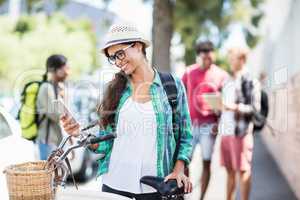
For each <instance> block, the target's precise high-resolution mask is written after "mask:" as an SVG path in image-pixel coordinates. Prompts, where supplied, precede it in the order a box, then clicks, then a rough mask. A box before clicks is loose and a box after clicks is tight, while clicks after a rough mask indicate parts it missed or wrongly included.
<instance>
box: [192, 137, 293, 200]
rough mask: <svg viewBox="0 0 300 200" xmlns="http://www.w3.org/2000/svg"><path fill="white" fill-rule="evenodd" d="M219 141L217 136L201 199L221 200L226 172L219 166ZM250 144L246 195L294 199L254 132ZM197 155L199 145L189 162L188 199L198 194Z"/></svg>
mask: <svg viewBox="0 0 300 200" xmlns="http://www.w3.org/2000/svg"><path fill="white" fill-rule="evenodd" d="M219 144H220V139H218V140H217V142H216V148H215V153H214V156H213V161H212V162H213V163H212V165H213V166H212V177H211V182H210V185H209V188H208V191H207V193H206V198H205V200H222V199H225V197H226V196H225V193H226V188H225V187H226V185H225V184H226V174H225V170H224V169H223V168H222V167H220V156H219V155H220V148H219ZM254 144H255V146H254V157H253V169H252V170H253V172H252V173H253V179H252V188H251V195H250V199H251V200H297V198H296V197H295V195H294V194H293V192H292V191H291V189H290V187H289V185H288V183H287V182H286V180H285V179H284V177H283V175H282V174H281V172H280V170H279V169H278V167H277V165H276V163H275V162H274V160H273V159H272V157H271V155H270V154H269V152H268V150H267V149H266V147H265V146H264V143H263V141H262V139H261V137H260V136H259V135H256V137H255V141H254ZM197 155H200V148H199V147H198V148H197V149H196V151H195V154H194V158H193V162H192V164H191V168H192V170H191V171H192V172H191V173H192V174H191V177H192V182H193V186H194V191H193V193H192V194H191V195H189V198H188V200H198V199H199V196H200V183H199V180H200V178H199V177H200V172H201V160H200V156H198V157H197ZM197 168H198V169H197ZM193 172H194V173H193ZM196 172H197V173H196ZM237 199H239V198H237Z"/></svg>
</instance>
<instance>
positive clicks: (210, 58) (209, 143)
mask: <svg viewBox="0 0 300 200" xmlns="http://www.w3.org/2000/svg"><path fill="white" fill-rule="evenodd" d="M196 53H197V60H196V63H195V64H193V65H191V66H188V67H187V70H186V72H185V73H184V75H183V77H182V81H183V83H184V85H185V87H186V91H187V97H188V103H189V109H190V114H191V118H192V123H193V127H192V128H193V130H192V134H193V150H194V149H195V147H196V145H197V144H200V147H201V152H202V161H203V171H202V176H201V197H200V199H201V200H203V199H204V196H205V193H206V190H207V187H208V184H209V180H210V176H211V169H210V168H211V159H212V153H213V149H214V144H215V140H216V134H217V131H218V130H217V123H218V118H219V116H218V114H217V113H216V112H215V111H214V110H213V109H212V108H210V106H209V105H208V104H207V102H205V100H204V98H203V95H205V94H218V93H220V92H221V89H222V87H223V84H224V81H225V80H226V79H227V77H228V74H227V73H226V72H225V71H224V70H222V69H221V68H220V67H218V66H216V65H215V64H214V61H215V54H214V46H213V44H212V42H210V41H204V42H200V43H198V44H197V45H196ZM193 152H194V151H193Z"/></svg>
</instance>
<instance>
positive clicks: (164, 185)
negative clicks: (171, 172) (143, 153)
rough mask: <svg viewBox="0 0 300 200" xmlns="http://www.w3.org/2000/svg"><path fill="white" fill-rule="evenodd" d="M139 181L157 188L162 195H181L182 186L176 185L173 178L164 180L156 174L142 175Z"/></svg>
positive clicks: (182, 192)
mask: <svg viewBox="0 0 300 200" xmlns="http://www.w3.org/2000/svg"><path fill="white" fill-rule="evenodd" d="M140 182H141V183H143V184H146V185H149V186H151V187H153V188H154V189H156V190H157V192H158V193H160V194H161V195H162V196H173V195H183V194H184V187H180V188H179V187H178V186H177V181H176V180H175V179H171V180H168V181H167V182H164V178H162V177H157V176H143V177H142V178H141V180H140Z"/></svg>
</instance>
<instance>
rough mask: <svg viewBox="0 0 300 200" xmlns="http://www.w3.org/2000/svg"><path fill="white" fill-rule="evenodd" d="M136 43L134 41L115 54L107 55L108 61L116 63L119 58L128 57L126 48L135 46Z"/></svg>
mask: <svg viewBox="0 0 300 200" xmlns="http://www.w3.org/2000/svg"><path fill="white" fill-rule="evenodd" d="M134 44H135V43H132V44H130V45H128V46H127V47H125V48H123V49H120V50H118V51H117V52H116V53H115V54H113V55H111V56H107V59H108V62H109V63H110V64H112V65H115V64H116V61H117V59H118V60H123V59H124V58H125V57H126V54H125V50H126V49H129V48H130V47H133V46H134Z"/></svg>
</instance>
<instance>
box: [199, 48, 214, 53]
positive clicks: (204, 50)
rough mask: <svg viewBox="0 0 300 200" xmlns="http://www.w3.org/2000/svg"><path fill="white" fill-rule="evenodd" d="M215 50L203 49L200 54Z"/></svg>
mask: <svg viewBox="0 0 300 200" xmlns="http://www.w3.org/2000/svg"><path fill="white" fill-rule="evenodd" d="M212 51H213V50H212V49H201V50H199V54H200V53H209V52H212Z"/></svg>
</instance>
